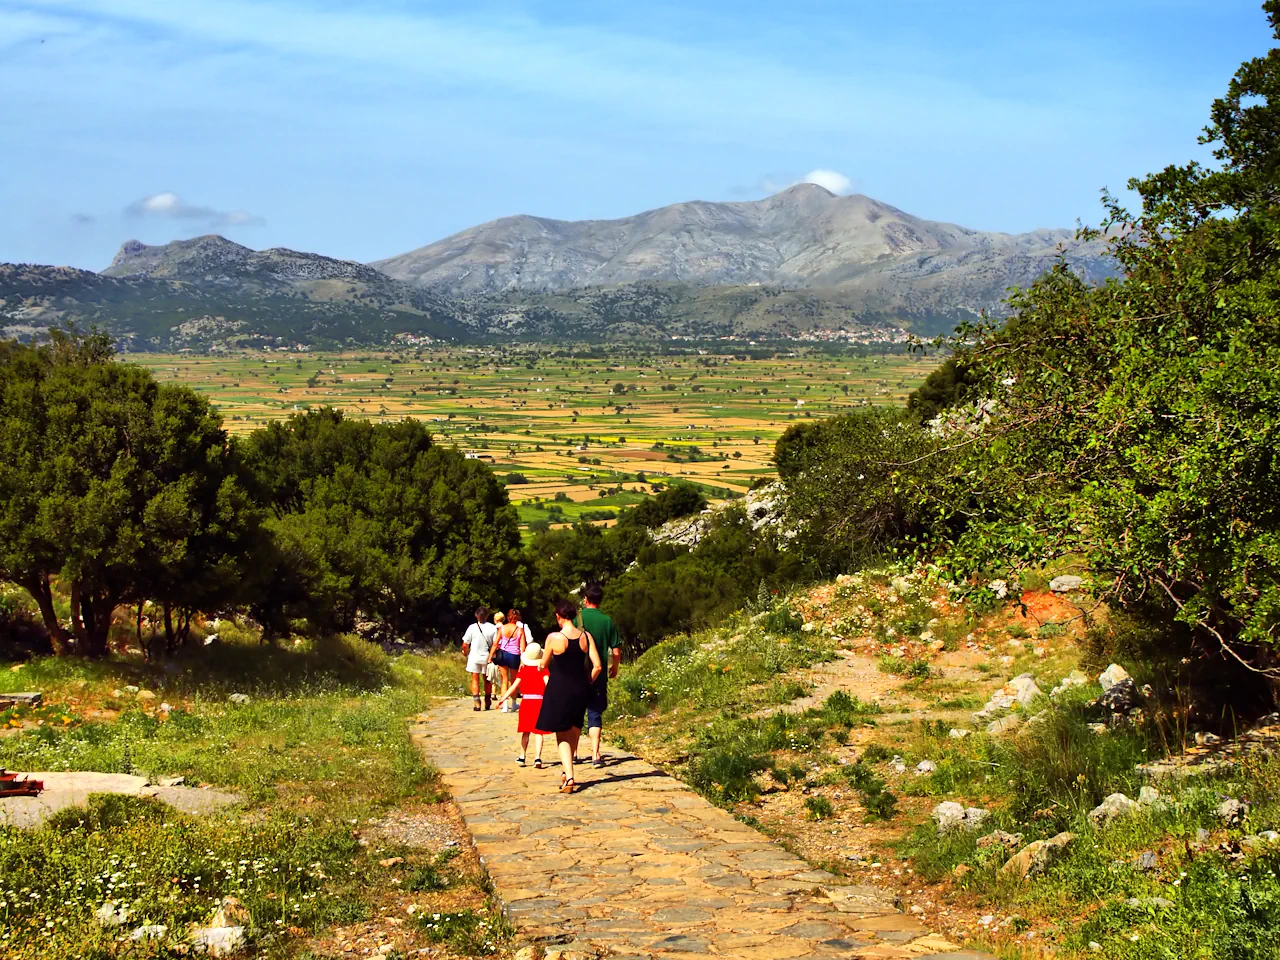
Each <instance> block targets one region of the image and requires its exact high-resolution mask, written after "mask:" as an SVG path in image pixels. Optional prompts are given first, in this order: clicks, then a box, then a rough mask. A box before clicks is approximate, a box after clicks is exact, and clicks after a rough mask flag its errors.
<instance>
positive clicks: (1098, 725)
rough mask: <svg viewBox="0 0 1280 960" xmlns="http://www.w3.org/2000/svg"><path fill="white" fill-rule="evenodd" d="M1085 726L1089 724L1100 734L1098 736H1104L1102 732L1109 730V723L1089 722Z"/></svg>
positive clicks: (1091, 728) (1089, 726)
mask: <svg viewBox="0 0 1280 960" xmlns="http://www.w3.org/2000/svg"><path fill="white" fill-rule="evenodd" d="M1085 726H1087V727H1088V728H1089V729H1090V730H1092V731H1093V732H1094V733H1096V734H1098V736H1102V734H1104V733H1106V732H1107V725H1106V724H1105V723H1088V724H1085Z"/></svg>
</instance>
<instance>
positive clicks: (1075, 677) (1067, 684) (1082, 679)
mask: <svg viewBox="0 0 1280 960" xmlns="http://www.w3.org/2000/svg"><path fill="white" fill-rule="evenodd" d="M1088 683H1089V678H1088V677H1087V676H1086V675H1085V674H1084V673H1083V672H1082V671H1080V670H1072V671H1071V672H1070V673H1068V674H1067V675H1066V676H1065V677H1063V678H1062V679H1061V680H1060V681H1058V685H1057V686H1056V687H1054V688H1053V690H1052V692H1050V694H1049V696H1051V697H1056V696H1060V695H1061V694H1063V693H1065V692H1066V691H1068V690H1070V689H1071V688H1072V687H1084V686H1087V685H1088Z"/></svg>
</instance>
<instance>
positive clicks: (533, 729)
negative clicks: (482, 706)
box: [498, 643, 547, 770]
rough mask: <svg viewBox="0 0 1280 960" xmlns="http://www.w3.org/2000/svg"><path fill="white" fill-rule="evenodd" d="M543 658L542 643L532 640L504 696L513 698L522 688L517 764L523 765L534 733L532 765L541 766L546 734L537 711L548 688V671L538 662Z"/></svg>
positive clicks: (503, 698)
mask: <svg viewBox="0 0 1280 960" xmlns="http://www.w3.org/2000/svg"><path fill="white" fill-rule="evenodd" d="M541 660H542V646H541V645H540V644H537V643H530V644H528V645H527V646H525V648H524V653H522V654H520V669H519V671H518V672H517V673H516V679H515V682H513V683H512V684H511V689H509V690H508V691H507V692H506V693H504V694H503V695H502V700H499V701H498V703H499V705H501V703H502V701H503V700H506V699H507V698H508V697H513V696H515V694H516V691H517V690H519V691H520V697H521V699H520V715H519V717H518V718H517V719H516V732H517V733H519V734H520V755H519V756H518V757H516V763H518V764H520V766H522V767H523V766H524V755H525V753H526V751H527V750H528V749H529V737H530V736H531V735H532V736H533V738H534V739H533V765H534V767H535V768H537V769H538V770H541V769H542V738H543V737H544V736H545V733H544V732H543V731H542V730H539V729H538V712H539V711H540V710H541V709H542V695H543V693H544V692H546V689H547V672H546V671H545V670H543V669H542V667H540V666H539V665H538V664H539V662H540V661H541Z"/></svg>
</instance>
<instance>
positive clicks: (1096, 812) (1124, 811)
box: [1089, 793, 1138, 826]
mask: <svg viewBox="0 0 1280 960" xmlns="http://www.w3.org/2000/svg"><path fill="white" fill-rule="evenodd" d="M1137 809H1138V804H1137V803H1136V802H1134V801H1133V800H1130V799H1129V798H1128V797H1126V796H1125V795H1124V794H1123V793H1113V794H1111V796H1109V797H1107V798H1106V799H1105V800H1103V801H1102V802H1101V803H1100V804H1098V805H1097V806H1096V807H1094V808H1093V809H1092V810H1090V811H1089V819H1090V820H1091V821H1093V823H1094V824H1095V825H1097V826H1105V825H1106V824H1108V823H1110V822H1111V821H1112V820H1117V819H1119V818H1120V817H1125V816H1128V815H1129V814H1131V813H1133V812H1134V811H1135V810H1137Z"/></svg>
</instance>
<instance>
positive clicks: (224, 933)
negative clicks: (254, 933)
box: [191, 927, 249, 957]
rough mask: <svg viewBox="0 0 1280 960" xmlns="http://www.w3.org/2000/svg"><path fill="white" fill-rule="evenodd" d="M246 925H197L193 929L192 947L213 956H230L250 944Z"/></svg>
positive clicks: (198, 951)
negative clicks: (245, 928)
mask: <svg viewBox="0 0 1280 960" xmlns="http://www.w3.org/2000/svg"><path fill="white" fill-rule="evenodd" d="M248 943H249V941H248V939H247V938H246V937H245V935H244V927H197V928H196V929H194V930H192V931H191V947H192V949H193V950H195V951H196V952H197V953H207V954H209V956H211V957H230V956H232V955H233V954H236V953H239V952H240V951H241V950H243V949H244V948H245V947H246V946H248Z"/></svg>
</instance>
